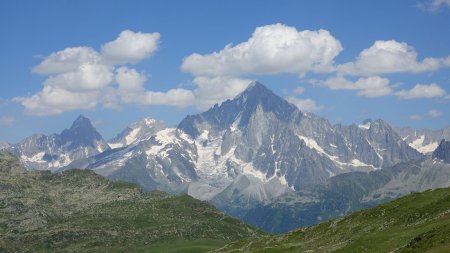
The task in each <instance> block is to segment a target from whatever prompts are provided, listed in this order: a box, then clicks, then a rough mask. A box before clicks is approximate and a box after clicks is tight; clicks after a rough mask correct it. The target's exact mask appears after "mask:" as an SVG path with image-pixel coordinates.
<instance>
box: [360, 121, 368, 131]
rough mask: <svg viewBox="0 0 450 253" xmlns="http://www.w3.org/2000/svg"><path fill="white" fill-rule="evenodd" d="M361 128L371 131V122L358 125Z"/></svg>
mask: <svg viewBox="0 0 450 253" xmlns="http://www.w3.org/2000/svg"><path fill="white" fill-rule="evenodd" d="M358 127H359V128H361V129H365V130H369V129H370V122H367V123H366V124H361V125H358Z"/></svg>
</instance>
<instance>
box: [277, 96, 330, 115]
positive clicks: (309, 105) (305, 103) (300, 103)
mask: <svg viewBox="0 0 450 253" xmlns="http://www.w3.org/2000/svg"><path fill="white" fill-rule="evenodd" d="M286 100H287V101H288V102H289V103H291V104H293V105H295V106H297V108H298V109H300V111H303V112H317V111H320V110H323V109H324V108H325V107H324V106H323V105H318V104H317V102H316V101H314V100H313V99H310V98H306V99H303V98H296V97H287V98H286Z"/></svg>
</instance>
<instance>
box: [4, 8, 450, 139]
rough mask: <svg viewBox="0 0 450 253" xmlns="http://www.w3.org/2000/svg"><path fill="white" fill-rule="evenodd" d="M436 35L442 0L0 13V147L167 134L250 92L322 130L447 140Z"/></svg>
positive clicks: (449, 61) (447, 45) (448, 52)
mask: <svg viewBox="0 0 450 253" xmlns="http://www.w3.org/2000/svg"><path fill="white" fill-rule="evenodd" d="M449 24H450V1H448V0H430V1H425V0H424V1H419V0H418V1H413V0H409V1H402V0H399V1H167V0H166V1H106V0H105V1H1V2H0V34H2V36H1V40H0V41H1V44H0V55H1V57H0V91H1V92H0V141H7V142H17V141H19V140H21V139H23V138H25V137H27V136H29V135H31V134H33V133H44V134H50V133H54V132H60V131H61V130H62V129H64V128H67V127H69V126H70V124H71V122H72V121H73V120H74V119H75V118H76V117H77V116H78V115H79V114H84V115H86V116H87V117H89V118H90V119H91V120H92V121H93V122H94V124H95V125H96V127H97V128H98V130H99V132H100V133H101V134H102V135H103V136H104V137H105V138H111V137H113V136H114V135H115V134H116V133H118V132H119V131H121V130H122V129H123V128H124V127H126V125H128V124H129V123H131V122H133V121H135V120H137V119H139V118H141V117H148V116H150V117H153V118H157V119H163V120H164V121H166V123H167V125H169V126H173V125H175V124H177V122H179V121H180V120H181V119H182V118H183V117H185V116H186V115H187V114H193V113H197V112H201V111H203V110H205V109H207V108H208V106H210V105H212V104H213V103H215V102H220V101H221V100H223V99H226V98H230V97H233V96H234V95H235V94H237V93H239V92H240V91H241V90H242V89H244V88H245V86H246V84H247V83H248V82H249V81H250V80H258V81H259V82H261V83H263V84H265V85H266V86H267V87H269V88H270V89H272V90H273V91H274V92H275V93H277V94H279V95H280V96H283V97H285V98H287V99H289V100H290V101H291V102H293V103H295V104H296V105H298V106H299V107H300V109H301V110H304V111H310V112H313V113H316V114H318V115H321V116H324V117H326V118H327V119H329V120H330V121H331V122H332V123H343V124H352V123H359V122H361V121H362V120H364V119H366V118H374V119H376V118H382V119H385V120H386V121H388V122H390V123H392V124H393V125H395V126H400V127H402V126H411V127H414V128H425V127H427V128H432V129H438V128H442V127H446V126H449V125H450V121H449V119H450V107H449V102H450V96H449V94H450V75H449V74H450V57H449V56H450V26H449ZM307 30H308V31H307ZM227 45H228V46H227Z"/></svg>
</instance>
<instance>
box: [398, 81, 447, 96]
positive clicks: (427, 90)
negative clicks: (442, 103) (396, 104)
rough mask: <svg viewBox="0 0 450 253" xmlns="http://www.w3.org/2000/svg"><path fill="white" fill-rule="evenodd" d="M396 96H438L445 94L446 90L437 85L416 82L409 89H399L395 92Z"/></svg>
mask: <svg viewBox="0 0 450 253" xmlns="http://www.w3.org/2000/svg"><path fill="white" fill-rule="evenodd" d="M396 95H397V97H399V98H401V99H416V98H438V97H444V96H446V95H447V92H446V91H445V90H444V89H442V88H441V87H440V86H439V85H437V84H435V83H432V84H416V85H415V86H414V87H413V88H411V89H410V90H400V91H398V92H396Z"/></svg>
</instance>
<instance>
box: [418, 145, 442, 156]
mask: <svg viewBox="0 0 450 253" xmlns="http://www.w3.org/2000/svg"><path fill="white" fill-rule="evenodd" d="M438 146H439V144H438V143H437V142H433V143H430V144H428V145H425V146H422V147H420V148H418V149H417V151H419V152H420V153H422V154H428V153H431V152H433V151H434V150H435V149H436V148H437V147H438Z"/></svg>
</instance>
